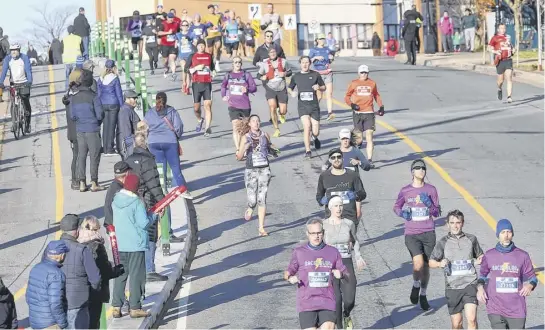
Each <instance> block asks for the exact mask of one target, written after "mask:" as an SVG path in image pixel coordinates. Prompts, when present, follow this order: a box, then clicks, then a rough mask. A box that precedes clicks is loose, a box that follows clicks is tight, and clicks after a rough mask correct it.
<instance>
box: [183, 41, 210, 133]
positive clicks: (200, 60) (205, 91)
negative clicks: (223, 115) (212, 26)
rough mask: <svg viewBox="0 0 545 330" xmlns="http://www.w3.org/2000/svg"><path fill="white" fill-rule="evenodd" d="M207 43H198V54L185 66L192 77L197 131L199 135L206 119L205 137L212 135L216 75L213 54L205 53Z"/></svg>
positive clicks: (190, 57) (191, 57)
mask: <svg viewBox="0 0 545 330" xmlns="http://www.w3.org/2000/svg"><path fill="white" fill-rule="evenodd" d="M204 48H205V41H204V40H202V39H199V40H198V41H197V52H196V53H194V54H191V55H190V56H189V58H188V59H187V62H186V64H185V70H186V71H187V72H189V73H190V74H191V75H192V78H191V80H192V81H193V83H192V85H191V88H192V92H193V109H194V111H195V116H196V117H197V122H198V124H197V127H196V128H195V131H196V132H197V133H199V132H200V131H201V130H202V125H203V124H204V122H205V119H206V126H205V131H204V136H209V135H210V134H211V133H212V130H211V129H210V127H211V125H212V77H213V76H215V75H216V71H215V68H214V61H213V60H212V54H209V53H206V52H205V51H204ZM203 99H204V112H205V116H204V117H205V118H202V116H201V100H203Z"/></svg>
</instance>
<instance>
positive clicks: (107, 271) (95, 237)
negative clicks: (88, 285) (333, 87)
mask: <svg viewBox="0 0 545 330" xmlns="http://www.w3.org/2000/svg"><path fill="white" fill-rule="evenodd" d="M99 230H100V222H98V219H97V218H96V217H95V216H92V215H90V216H86V217H85V218H84V219H83V221H82V223H81V225H80V227H79V235H78V242H79V243H81V244H83V245H85V246H87V248H88V249H89V250H90V251H91V253H92V255H93V259H95V263H96V265H97V267H98V269H99V271H100V278H101V279H102V281H101V285H100V289H99V290H94V289H91V292H90V296H89V298H90V299H89V319H90V320H91V321H90V323H89V329H100V314H101V313H102V304H103V303H109V302H110V280H111V279H114V278H117V277H119V276H120V275H121V274H123V272H124V270H123V265H122V264H120V265H116V266H115V267H112V264H111V263H110V261H109V260H108V253H107V252H106V248H105V247H104V238H102V236H101V235H100V232H99Z"/></svg>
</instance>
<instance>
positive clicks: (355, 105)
mask: <svg viewBox="0 0 545 330" xmlns="http://www.w3.org/2000/svg"><path fill="white" fill-rule="evenodd" d="M358 73H359V79H355V80H352V82H351V83H350V85H349V86H348V90H347V91H346V95H345V97H344V101H345V102H346V104H348V105H349V106H351V107H352V110H354V113H353V114H352V116H353V117H352V119H353V121H354V128H356V129H359V130H360V131H362V132H365V140H366V141H367V159H369V163H371V168H375V165H374V164H373V160H372V159H373V149H374V143H373V133H374V132H375V129H376V127H375V112H374V110H373V102H374V101H376V102H377V104H378V106H379V107H380V109H379V111H378V115H379V116H384V105H383V104H382V98H381V97H380V94H379V93H378V89H377V84H376V83H375V82H374V81H373V80H371V79H369V67H367V65H364V64H362V65H360V66H359V67H358Z"/></svg>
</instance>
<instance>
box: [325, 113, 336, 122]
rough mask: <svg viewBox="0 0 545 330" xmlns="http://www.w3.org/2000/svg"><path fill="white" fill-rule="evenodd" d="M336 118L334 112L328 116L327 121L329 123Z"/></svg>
mask: <svg viewBox="0 0 545 330" xmlns="http://www.w3.org/2000/svg"><path fill="white" fill-rule="evenodd" d="M335 117H336V116H335V114H334V113H333V112H332V113H330V114H328V115H327V119H326V120H327V121H332V120H333V119H335Z"/></svg>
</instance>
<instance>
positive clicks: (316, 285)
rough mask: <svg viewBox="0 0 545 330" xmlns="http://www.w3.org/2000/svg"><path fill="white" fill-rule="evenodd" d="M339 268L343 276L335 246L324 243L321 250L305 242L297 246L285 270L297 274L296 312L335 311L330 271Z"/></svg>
mask: <svg viewBox="0 0 545 330" xmlns="http://www.w3.org/2000/svg"><path fill="white" fill-rule="evenodd" d="M333 269H338V270H340V271H341V273H343V274H344V275H345V276H346V275H347V274H348V273H347V269H346V266H345V265H344V264H343V260H342V258H341V254H340V253H339V250H337V249H336V248H334V247H332V246H329V245H326V246H325V247H324V248H322V249H320V250H313V249H311V248H309V247H308V245H307V243H305V244H303V245H301V246H298V247H296V248H295V249H294V250H293V253H292V255H291V261H290V265H289V266H288V273H289V275H290V276H293V275H297V277H298V278H299V280H300V282H299V286H298V289H297V312H298V313H301V312H310V311H317V310H322V309H325V310H329V311H335V291H334V290H333V283H332V281H333V278H334V276H333V274H332V273H331V270H333Z"/></svg>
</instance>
